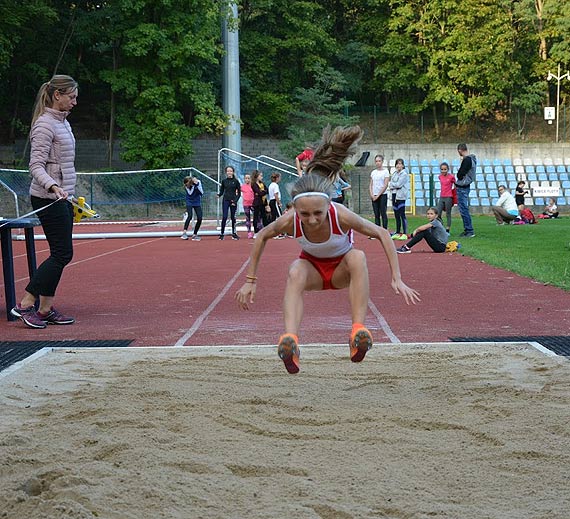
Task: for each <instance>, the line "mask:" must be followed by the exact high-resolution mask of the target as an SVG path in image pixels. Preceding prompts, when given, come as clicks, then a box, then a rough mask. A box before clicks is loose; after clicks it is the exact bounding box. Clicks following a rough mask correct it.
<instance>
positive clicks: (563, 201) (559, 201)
mask: <svg viewBox="0 0 570 519" xmlns="http://www.w3.org/2000/svg"><path fill="white" fill-rule="evenodd" d="M556 203H557V204H558V205H566V198H564V197H563V196H559V197H558V198H557V199H556Z"/></svg>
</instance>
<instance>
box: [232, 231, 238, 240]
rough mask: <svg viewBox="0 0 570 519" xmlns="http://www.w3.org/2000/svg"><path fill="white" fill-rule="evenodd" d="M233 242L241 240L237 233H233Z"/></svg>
mask: <svg viewBox="0 0 570 519" xmlns="http://www.w3.org/2000/svg"><path fill="white" fill-rule="evenodd" d="M232 240H239V236H238V235H237V233H235V232H234V233H232Z"/></svg>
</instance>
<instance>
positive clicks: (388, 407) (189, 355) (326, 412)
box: [0, 344, 570, 519]
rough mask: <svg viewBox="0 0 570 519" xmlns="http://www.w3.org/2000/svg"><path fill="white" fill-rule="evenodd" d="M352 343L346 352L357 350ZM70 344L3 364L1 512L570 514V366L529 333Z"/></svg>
mask: <svg viewBox="0 0 570 519" xmlns="http://www.w3.org/2000/svg"><path fill="white" fill-rule="evenodd" d="M346 349H347V348H346ZM301 361H302V362H301V369H302V371H301V373H300V374H298V375H295V376H292V375H288V374H287V373H286V372H285V371H284V369H283V367H282V364H281V362H280V361H279V359H278V358H277V357H276V355H275V352H274V350H273V349H269V348H257V349H255V348H251V349H244V348H229V347H228V348H170V349H137V348H129V349H121V350H105V351H100V350H98V351H96V350H93V349H91V350H79V351H78V350H74V351H65V350H56V351H53V352H50V353H49V354H46V355H45V356H43V357H41V358H38V359H36V360H34V361H33V362H29V363H26V364H25V365H24V366H22V367H21V368H20V369H18V370H16V371H14V372H12V373H11V374H9V375H8V376H4V377H2V378H0V410H1V422H0V469H1V470H0V489H1V491H0V517H1V518H11V519H12V518H17V519H24V518H25V519H36V518H37V519H39V518H42V519H44V518H58V519H59V518H93V517H98V518H105V519H115V518H117V519H128V518H136V519H141V518H152V519H155V518H248V519H249V518H320V519H349V518H378V517H389V518H431V517H435V518H454V519H465V518H477V519H481V518H509V519H512V518H516V519H522V518H545V519H546V518H548V519H556V518H560V519H567V518H568V517H569V516H570V479H569V475H570V469H569V467H570V363H569V362H568V361H567V359H564V358H560V357H549V356H546V355H544V353H542V352H540V351H538V350H536V349H534V348H533V347H532V346H530V345H525V344H496V345H493V344H487V345H482V344H439V345H434V344H430V345H378V346H375V349H374V350H372V351H371V352H370V354H369V355H368V356H367V358H366V359H365V361H364V362H363V363H362V364H358V365H355V364H352V363H351V362H349V360H348V354H347V351H345V348H342V349H341V348H339V347H337V346H334V347H333V346H331V347H326V346H323V347H305V348H303V350H302V358H301Z"/></svg>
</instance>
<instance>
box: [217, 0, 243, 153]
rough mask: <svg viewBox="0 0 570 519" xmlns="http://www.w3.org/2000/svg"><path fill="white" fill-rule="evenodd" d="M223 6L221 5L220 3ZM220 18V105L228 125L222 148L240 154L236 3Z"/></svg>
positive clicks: (233, 2)
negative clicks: (223, 50)
mask: <svg viewBox="0 0 570 519" xmlns="http://www.w3.org/2000/svg"><path fill="white" fill-rule="evenodd" d="M222 4H223V3H222ZM223 9H226V12H225V15H224V16H223V17H222V43H223V46H224V49H225V54H224V61H223V73H222V96H223V100H222V104H223V108H224V113H225V114H226V115H227V116H228V124H227V126H226V129H225V131H224V136H223V139H222V143H223V147H224V148H229V149H231V150H234V151H237V152H239V153H241V126H240V123H241V112H240V82H239V35H238V9H237V3H236V2H235V1H233V0H232V1H231V2H230V4H229V6H227V7H223Z"/></svg>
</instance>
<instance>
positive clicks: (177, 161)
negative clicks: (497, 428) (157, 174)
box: [119, 86, 196, 169]
mask: <svg viewBox="0 0 570 519" xmlns="http://www.w3.org/2000/svg"><path fill="white" fill-rule="evenodd" d="M174 108H175V102H174V95H173V92H172V89H171V88H170V87H168V86H160V87H155V88H148V89H146V90H145V91H144V92H143V93H142V94H141V95H140V96H139V97H138V98H137V99H136V100H135V103H134V105H133V108H132V110H129V111H127V112H125V113H124V114H122V115H121V117H120V119H119V123H120V124H121V126H122V127H123V128H124V132H123V141H122V142H123V147H124V150H125V151H124V152H123V158H124V160H126V161H128V162H138V161H143V163H144V167H145V168H146V169H159V168H167V167H176V166H182V165H183V164H184V159H185V158H186V157H188V156H189V155H190V154H191V153H192V145H191V142H190V140H191V139H192V137H195V136H196V131H195V130H194V131H193V130H192V129H191V128H188V127H187V126H186V125H184V124H183V121H182V116H181V114H180V113H179V112H177V111H176V110H174Z"/></svg>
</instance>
